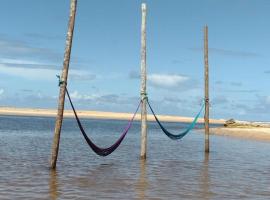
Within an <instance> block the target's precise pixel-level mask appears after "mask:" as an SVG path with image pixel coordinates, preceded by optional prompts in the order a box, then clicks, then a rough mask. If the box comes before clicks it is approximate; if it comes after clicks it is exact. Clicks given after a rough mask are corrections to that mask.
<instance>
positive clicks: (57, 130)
mask: <svg viewBox="0 0 270 200" xmlns="http://www.w3.org/2000/svg"><path fill="white" fill-rule="evenodd" d="M76 6H77V0H71V1H70V15H69V27H68V32H67V37H66V49H65V55H64V63H63V70H62V76H61V81H63V84H61V85H60V92H59V100H58V111H57V116H56V121H55V130H54V139H53V145H52V154H51V168H52V169H55V168H56V162H57V156H58V150H59V142H60V133H61V128H62V121H63V113H64V104H65V94H66V87H65V85H66V84H67V77H68V68H69V60H70V54H71V46H72V38H73V30H74V23H75V16H76Z"/></svg>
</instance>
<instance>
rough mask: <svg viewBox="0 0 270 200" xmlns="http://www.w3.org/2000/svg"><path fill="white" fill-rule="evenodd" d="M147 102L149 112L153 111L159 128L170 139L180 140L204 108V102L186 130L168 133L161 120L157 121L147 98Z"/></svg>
mask: <svg viewBox="0 0 270 200" xmlns="http://www.w3.org/2000/svg"><path fill="white" fill-rule="evenodd" d="M147 104H148V106H149V108H150V110H151V112H152V113H153V115H154V117H155V119H156V122H157V123H158V125H159V127H160V128H161V130H162V131H163V133H165V134H166V135H167V136H168V137H169V138H170V139H172V140H180V139H182V138H183V137H184V136H185V135H187V134H188V133H189V132H190V131H191V130H192V129H193V128H194V127H195V124H196V123H197V121H198V118H199V116H200V114H201V112H202V110H203V108H204V104H202V107H201V109H200V111H199V113H198V114H197V115H196V116H195V118H194V119H193V121H192V123H191V124H190V125H189V126H188V127H187V129H186V130H184V131H183V132H181V133H179V134H173V133H170V132H169V131H168V130H167V129H166V128H165V127H164V126H163V125H162V124H161V122H160V121H159V119H158V118H157V116H156V114H155V112H154V110H153V108H152V107H151V105H150V103H149V100H148V99H147Z"/></svg>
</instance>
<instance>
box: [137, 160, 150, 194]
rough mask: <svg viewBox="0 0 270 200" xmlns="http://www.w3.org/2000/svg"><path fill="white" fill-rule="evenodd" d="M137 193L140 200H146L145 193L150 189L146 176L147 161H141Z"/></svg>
mask: <svg viewBox="0 0 270 200" xmlns="http://www.w3.org/2000/svg"><path fill="white" fill-rule="evenodd" d="M136 188H137V191H138V197H139V199H145V191H146V190H147V188H148V181H147V175H146V160H144V159H141V160H140V177H139V181H138V184H137V187H136Z"/></svg>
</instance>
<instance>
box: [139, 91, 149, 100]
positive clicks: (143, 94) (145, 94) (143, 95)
mask: <svg viewBox="0 0 270 200" xmlns="http://www.w3.org/2000/svg"><path fill="white" fill-rule="evenodd" d="M140 94H141V101H143V100H144V99H146V100H148V96H147V93H146V92H141V93H140Z"/></svg>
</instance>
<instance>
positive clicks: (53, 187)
mask: <svg viewBox="0 0 270 200" xmlns="http://www.w3.org/2000/svg"><path fill="white" fill-rule="evenodd" d="M49 193H50V199H51V200H56V199H57V197H58V196H59V192H58V180H57V170H51V171H50V180H49Z"/></svg>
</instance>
